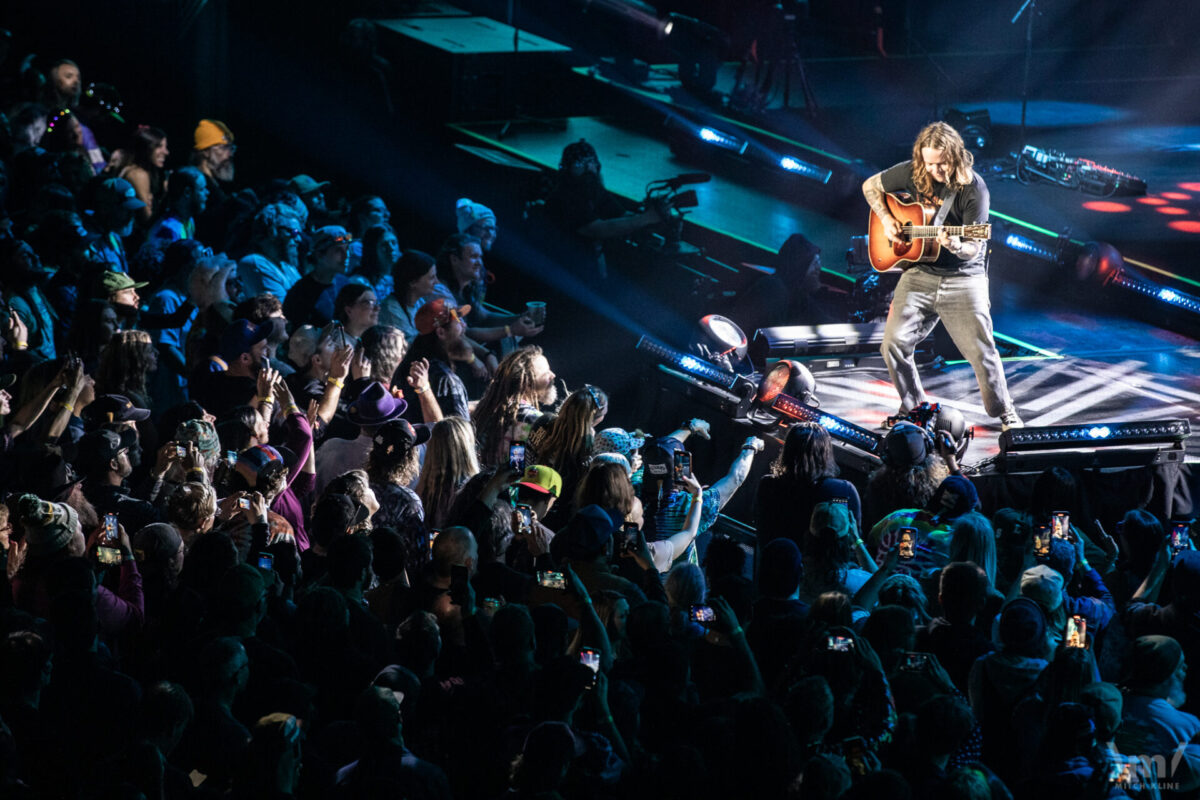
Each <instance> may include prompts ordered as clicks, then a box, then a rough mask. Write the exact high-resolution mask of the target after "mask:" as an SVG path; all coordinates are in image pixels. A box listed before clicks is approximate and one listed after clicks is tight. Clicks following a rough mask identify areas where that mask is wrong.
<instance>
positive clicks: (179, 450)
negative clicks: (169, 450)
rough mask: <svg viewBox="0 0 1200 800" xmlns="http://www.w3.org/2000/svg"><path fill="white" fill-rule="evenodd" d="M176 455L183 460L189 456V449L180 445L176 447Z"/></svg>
mask: <svg viewBox="0 0 1200 800" xmlns="http://www.w3.org/2000/svg"><path fill="white" fill-rule="evenodd" d="M175 455H176V456H178V457H179V458H183V457H184V456H186V455H187V448H186V447H184V446H183V445H179V444H177V445H175Z"/></svg>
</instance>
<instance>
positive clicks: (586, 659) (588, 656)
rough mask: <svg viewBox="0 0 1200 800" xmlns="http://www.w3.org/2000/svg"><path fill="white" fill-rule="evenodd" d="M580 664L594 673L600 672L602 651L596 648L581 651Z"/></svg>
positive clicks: (586, 648)
mask: <svg viewBox="0 0 1200 800" xmlns="http://www.w3.org/2000/svg"><path fill="white" fill-rule="evenodd" d="M579 663H580V664H583V665H584V666H585V667H587V668H588V669H590V670H591V671H592V672H599V671H600V651H599V650H597V649H595V648H594V647H585V648H583V649H582V650H580V651H579Z"/></svg>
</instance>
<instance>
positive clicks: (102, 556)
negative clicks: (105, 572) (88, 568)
mask: <svg viewBox="0 0 1200 800" xmlns="http://www.w3.org/2000/svg"><path fill="white" fill-rule="evenodd" d="M117 525H118V523H117V515H116V514H105V515H104V531H103V533H101V534H100V543H99V544H98V545H97V546H96V560H97V561H99V562H100V563H101V564H105V565H112V564H120V563H121V550H120V548H118V547H116V544H117V541H118V540H119V539H120V531H119V529H118V527H117Z"/></svg>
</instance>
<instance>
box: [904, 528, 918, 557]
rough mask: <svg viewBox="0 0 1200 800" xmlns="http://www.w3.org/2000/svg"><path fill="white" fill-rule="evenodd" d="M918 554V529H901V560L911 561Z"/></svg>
mask: <svg viewBox="0 0 1200 800" xmlns="http://www.w3.org/2000/svg"><path fill="white" fill-rule="evenodd" d="M916 554H917V529H916V528H901V529H900V560H901V561H909V560H911V559H912V558H913V556H915V555H916Z"/></svg>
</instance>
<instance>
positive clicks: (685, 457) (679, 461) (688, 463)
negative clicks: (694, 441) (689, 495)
mask: <svg viewBox="0 0 1200 800" xmlns="http://www.w3.org/2000/svg"><path fill="white" fill-rule="evenodd" d="M691 475H692V454H691V453H689V452H688V451H687V450H676V451H675V482H676V483H682V482H683V479H684V477H685V476H686V477H691Z"/></svg>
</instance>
